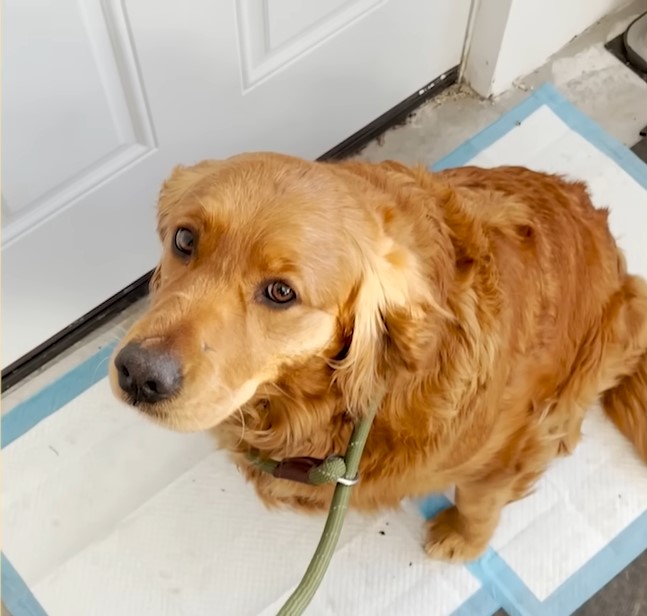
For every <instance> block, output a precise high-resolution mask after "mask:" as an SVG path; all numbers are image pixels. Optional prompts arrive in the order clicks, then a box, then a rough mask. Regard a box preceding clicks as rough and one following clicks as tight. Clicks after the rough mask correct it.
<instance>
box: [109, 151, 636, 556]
mask: <svg viewBox="0 0 647 616" xmlns="http://www.w3.org/2000/svg"><path fill="white" fill-rule="evenodd" d="M180 226H188V227H190V228H192V229H193V230H194V231H195V232H196V237H197V248H196V253H195V255H194V256H193V257H192V258H191V259H190V260H189V261H188V262H185V261H182V260H181V259H179V258H178V257H177V256H176V255H175V254H174V253H173V251H172V250H171V248H170V246H171V243H172V241H173V235H174V232H175V229H176V228H178V227H180ZM159 230H160V235H161V238H162V241H163V244H164V255H163V258H162V261H161V263H160V266H159V268H158V269H157V271H156V273H155V276H154V279H153V287H154V294H153V299H152V304H151V307H150V310H149V312H148V313H147V314H146V315H144V317H143V318H142V319H141V320H140V321H139V322H138V323H136V324H135V326H134V327H133V329H132V330H131V331H130V332H129V333H128V335H127V336H126V337H125V339H124V341H123V344H122V346H123V345H125V344H126V343H127V342H128V341H130V340H137V341H139V342H141V343H142V344H144V345H150V346H154V347H155V346H156V347H159V348H164V349H165V350H167V351H169V352H171V353H173V354H175V355H176V356H177V357H178V358H179V359H180V360H181V362H182V365H183V377H184V380H183V387H182V391H181V393H180V394H179V395H178V396H177V397H176V398H174V399H172V400H170V401H167V402H164V403H162V404H161V405H156V406H155V407H154V408H144V407H141V406H140V410H142V411H144V412H146V413H148V414H149V415H152V416H153V417H155V418H156V419H157V420H158V421H160V422H161V423H163V424H165V425H168V426H169V427H171V428H174V429H179V430H202V429H214V432H215V433H216V435H217V437H218V440H219V442H220V444H221V445H222V446H223V447H225V448H226V449H228V450H229V451H230V452H231V454H232V458H233V461H234V462H235V463H236V464H238V465H239V467H240V468H241V469H242V471H243V472H244V474H245V476H246V477H247V478H248V479H249V480H250V481H251V482H253V484H254V485H255V487H256V489H257V491H258V494H259V496H260V498H261V499H263V501H264V502H265V503H267V504H268V505H289V506H293V507H297V508H300V509H303V510H307V511H321V510H324V509H325V508H326V507H327V506H328V503H329V500H330V496H331V493H332V488H329V487H310V486H305V485H300V484H296V483H293V482H289V481H286V480H280V479H274V478H271V477H270V476H268V475H265V474H262V473H261V472H259V471H258V470H256V469H255V468H253V467H251V466H250V464H249V463H248V462H247V459H246V456H245V454H246V452H247V451H249V449H250V448H255V449H258V450H260V451H261V452H262V453H263V454H265V455H267V456H269V457H273V458H279V459H280V458H285V457H292V456H316V457H320V458H323V457H326V456H328V455H330V454H332V453H343V452H344V450H345V446H346V443H347V440H348V437H349V434H350V431H351V427H352V423H353V421H354V419H355V418H356V417H357V416H359V415H360V414H361V413H362V409H363V408H365V407H366V405H367V403H368V402H369V401H370V400H371V398H372V396H374V395H375V392H376V391H377V389H378V387H379V386H386V388H387V391H388V393H387V395H386V398H385V399H384V401H383V404H382V406H381V408H380V409H379V412H378V415H377V418H376V420H375V424H374V427H373V430H372V432H371V434H370V437H369V441H368V444H367V447H366V452H365V455H364V457H363V460H362V464H361V477H362V480H361V482H360V483H359V485H358V486H357V487H356V488H355V490H354V492H353V497H352V503H353V505H354V506H355V507H357V508H359V509H363V510H371V509H375V508H379V507H392V506H397V505H398V503H399V502H400V501H401V500H402V499H403V498H405V497H410V496H417V495H424V494H428V493H430V492H434V491H438V490H443V489H445V488H447V487H448V486H450V485H456V487H457V499H456V506H455V507H453V508H451V509H449V510H448V511H446V512H443V513H441V514H440V515H438V516H437V517H436V518H434V519H433V520H431V521H430V522H429V523H428V534H427V543H426V549H427V552H428V553H429V554H430V555H431V556H434V557H438V558H444V559H448V560H465V559H471V558H474V557H476V556H478V555H479V554H480V553H481V552H482V551H483V550H484V549H485V547H486V545H487V543H488V540H489V539H490V537H491V535H492V533H493V531H494V529H495V527H496V525H497V522H498V519H499V514H500V511H501V508H502V507H503V506H504V505H505V504H506V503H508V502H509V501H511V500H514V499H517V498H520V497H522V496H523V495H524V494H526V493H527V492H528V490H529V489H530V488H531V487H532V485H533V483H534V482H535V480H536V479H537V478H538V477H539V476H540V475H541V474H542V473H543V472H544V470H545V469H546V467H547V465H548V464H549V463H550V461H551V460H552V459H553V458H554V457H555V456H556V455H559V454H565V453H570V452H571V451H573V449H574V447H575V446H576V444H577V442H578V440H579V438H580V426H581V423H582V419H583V416H584V412H585V410H586V409H587V408H588V407H590V406H591V405H592V404H593V403H594V402H595V401H596V399H598V398H599V397H600V396H601V397H602V402H603V405H604V407H605V410H606V412H607V414H608V415H609V416H610V417H611V419H612V420H613V421H614V422H615V423H616V425H617V426H618V428H619V429H620V430H621V431H622V432H623V433H624V434H625V435H626V436H627V437H628V438H630V439H631V440H632V441H633V443H634V444H635V446H636V447H637V450H638V452H639V454H640V455H641V456H642V458H644V459H645V460H646V461H647V284H646V283H645V281H644V280H642V279H640V278H638V277H634V276H631V275H629V274H628V273H627V272H626V269H625V262H624V258H623V256H622V254H621V253H620V252H619V250H618V248H617V246H616V244H615V242H614V240H613V238H612V236H611V234H610V232H609V229H608V225H607V212H606V211H605V210H599V209H594V207H593V206H592V204H591V202H590V200H589V197H588V195H587V191H586V189H585V187H584V186H583V185H582V184H579V183H572V182H568V181H566V180H564V179H561V178H559V177H556V176H549V175H544V174H539V173H534V172H532V171H529V170H527V169H523V168H514V167H503V168H498V169H490V170H486V169H478V168H474V167H466V168H461V169H453V170H448V171H444V172H441V173H429V172H428V171H426V170H425V169H422V168H419V169H411V168H407V167H405V166H404V165H401V164H399V163H395V162H385V163H382V164H378V165H371V164H365V163H360V162H343V163H331V164H324V163H312V162H306V161H301V160H297V159H294V158H289V157H286V156H281V155H274V154H248V155H242V156H238V157H234V158H232V159H229V160H226V161H208V162H204V163H201V164H199V165H197V166H195V167H191V168H178V169H177V170H176V171H175V172H174V173H173V174H172V176H171V177H170V178H169V179H168V181H167V182H166V183H165V185H164V187H163V189H162V192H161V196H160V202H159ZM275 279H281V280H285V281H288V282H289V283H290V285H291V286H293V288H294V289H295V290H296V291H297V293H298V295H299V301H298V302H297V303H296V304H295V305H293V306H291V307H289V308H287V309H284V310H277V309H272V308H270V307H268V306H267V305H265V304H264V303H263V302H262V301H260V300H259V295H258V294H259V289H262V287H263V285H264V284H266V283H267V281H271V280H275ZM112 379H113V383H115V391H116V393H117V395H121V394H120V392H119V388H118V386H116V379H115V375H114V369H113V374H112Z"/></svg>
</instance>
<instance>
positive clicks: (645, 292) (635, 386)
mask: <svg viewBox="0 0 647 616" xmlns="http://www.w3.org/2000/svg"><path fill="white" fill-rule="evenodd" d="M614 299H615V304H614V305H613V306H612V310H611V311H609V315H608V319H607V320H606V322H605V324H604V326H605V331H604V337H605V347H604V356H603V374H602V377H603V379H602V387H601V389H602V391H603V393H602V406H603V408H604V411H605V412H606V414H607V416H608V417H609V418H610V419H611V421H612V422H613V423H614V424H615V426H616V427H617V428H618V430H620V432H622V434H624V435H625V436H626V437H627V438H628V439H629V440H630V441H631V442H632V443H633V444H634V446H635V447H636V449H637V451H638V454H639V455H640V457H641V458H642V459H643V460H645V462H647V282H646V281H645V280H644V279H642V278H639V277H637V276H627V278H626V280H625V283H624V285H623V286H622V289H621V291H620V292H619V294H618V295H617V297H616V298H614Z"/></svg>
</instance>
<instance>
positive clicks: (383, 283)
mask: <svg viewBox="0 0 647 616" xmlns="http://www.w3.org/2000/svg"><path fill="white" fill-rule="evenodd" d="M347 175H348V174H347V173H346V172H345V171H344V170H343V169H341V168H338V167H336V166H330V165H324V164H321V163H311V162H306V161H301V160H297V159H293V158H289V157H285V156H280V155H272V154H248V155H243V156H238V157H234V158H232V159H229V160H226V161H211V162H205V163H201V164H199V165H197V166H195V167H192V168H180V169H177V170H176V171H175V172H174V173H173V174H172V176H171V177H170V178H169V179H168V181H167V182H166V183H165V184H164V186H163V188H162V191H161V194H160V201H159V232H160V237H161V240H162V243H163V256H162V259H161V262H160V264H159V266H158V268H157V270H156V271H155V274H154V276H153V280H152V285H151V286H152V290H153V296H152V303H151V307H150V309H149V311H148V312H147V314H145V315H144V316H143V317H142V318H141V319H140V320H139V322H137V323H136V324H135V325H134V326H133V328H132V329H131V330H130V332H128V334H127V335H126V336H125V338H124V340H123V341H122V343H121V344H120V345H119V348H118V349H117V350H116V352H115V357H114V361H113V362H111V367H110V378H111V383H112V386H113V389H114V391H115V393H116V395H117V396H118V397H119V398H121V399H122V400H124V401H125V402H127V403H129V404H131V405H133V406H135V407H137V408H138V409H139V410H141V411H143V412H145V413H146V414H147V415H149V416H151V417H153V418H155V419H156V420H158V421H159V422H161V423H163V424H165V425H168V426H169V427H172V428H174V429H178V430H202V429H207V428H210V427H214V426H216V425H218V424H219V423H221V422H222V421H224V420H225V419H226V418H227V417H229V416H230V415H232V414H233V413H235V412H236V411H237V409H239V408H240V407H241V406H242V405H244V404H245V403H246V402H248V401H249V400H250V399H252V397H253V396H254V394H255V392H256V391H257V389H258V387H259V385H261V384H263V383H268V382H272V381H273V380H275V379H277V377H278V376H279V375H280V374H281V373H282V371H285V370H287V369H289V367H290V366H291V365H295V364H297V363H298V362H303V361H305V360H308V359H310V358H313V357H316V356H321V357H324V358H326V359H332V358H333V357H334V356H335V355H336V354H337V353H339V351H340V350H341V349H342V347H343V346H344V344H346V343H347V342H348V337H349V336H351V335H352V339H353V340H352V343H351V344H350V348H347V349H346V352H345V358H344V360H343V361H344V362H345V363H344V365H343V366H342V365H340V366H339V368H340V370H339V374H340V375H345V376H346V377H347V381H348V383H349V386H348V399H349V402H350V403H352V401H353V399H354V397H355V398H357V397H359V396H360V395H361V392H362V391H363V389H364V388H367V389H370V388H371V387H372V386H373V385H374V383H373V381H374V379H375V374H376V370H377V368H376V363H375V362H376V356H377V347H376V345H377V340H378V339H379V338H380V337H381V335H382V331H383V329H384V315H385V311H386V308H387V306H391V307H394V306H396V307H397V306H398V305H399V306H401V307H402V306H405V305H406V306H409V308H410V304H409V302H411V299H412V297H411V293H410V291H411V287H412V285H413V286H414V287H415V286H416V284H415V280H414V279H413V278H415V271H414V270H415V268H413V267H412V264H411V263H409V262H407V255H406V254H405V253H404V252H403V251H402V250H400V249H399V248H398V247H397V246H395V245H394V244H393V242H392V241H391V240H390V239H389V238H388V237H387V236H386V235H385V234H384V229H383V217H381V216H380V215H379V214H378V211H379V207H376V204H375V202H374V200H375V199H376V198H377V197H376V195H372V196H371V195H370V186H369V185H368V184H366V183H365V182H364V183H362V182H359V184H360V185H361V187H360V188H358V186H357V184H356V182H353V181H350V182H348V181H346V180H347V177H346V176H347ZM371 198H372V199H373V201H371V202H370V204H369V203H368V202H367V199H368V200H369V201H370V200H371ZM412 272H413V274H412ZM412 276H413V278H412ZM409 308H408V309H409ZM343 368H345V370H344V369H343ZM342 380H343V379H342Z"/></svg>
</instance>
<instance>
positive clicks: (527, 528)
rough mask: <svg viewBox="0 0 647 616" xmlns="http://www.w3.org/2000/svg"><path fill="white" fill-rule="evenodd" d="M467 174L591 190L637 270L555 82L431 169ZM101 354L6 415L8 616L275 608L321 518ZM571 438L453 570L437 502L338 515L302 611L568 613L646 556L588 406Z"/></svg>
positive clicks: (643, 521) (646, 484)
mask: <svg viewBox="0 0 647 616" xmlns="http://www.w3.org/2000/svg"><path fill="white" fill-rule="evenodd" d="M464 164H478V165H483V166H494V165H499V164H515V165H526V166H530V167H533V168H536V169H539V170H546V171H553V172H560V173H563V174H567V175H569V176H572V177H575V178H581V179H583V180H586V181H587V182H588V183H589V184H590V186H591V191H592V194H593V198H594V201H595V202H596V204H597V205H599V206H607V207H609V208H610V209H611V217H610V221H611V226H612V229H613V231H614V234H615V235H616V236H617V237H618V240H619V242H620V244H621V246H622V247H623V248H624V249H625V251H626V253H627V258H628V264H629V268H630V269H631V270H632V271H634V272H636V273H641V274H642V275H647V167H645V165H643V163H642V162H641V161H639V160H638V159H637V158H636V157H635V156H634V155H633V154H631V152H629V150H627V149H626V148H624V147H623V146H621V145H619V144H617V143H616V142H615V141H614V140H613V139H611V138H610V137H609V136H608V135H606V134H604V133H603V132H602V130H601V129H600V128H599V127H597V126H596V125H594V124H593V123H592V122H591V121H590V120H588V119H587V118H585V117H584V116H582V115H581V114H580V113H579V112H578V111H577V110H575V109H574V108H573V107H572V106H571V105H570V104H569V103H567V102H566V101H565V100H564V99H563V98H562V97H561V96H560V95H559V94H557V93H556V92H555V91H554V90H553V89H552V88H550V87H544V88H542V89H540V90H538V91H536V92H535V93H533V94H532V95H531V96H530V97H529V98H528V99H527V100H526V101H525V102H524V103H522V104H521V105H520V106H519V107H517V108H516V109H514V110H512V111H511V112H509V113H508V114H506V115H505V116H504V117H503V118H502V119H501V120H499V121H498V122H496V123H495V124H494V125H492V126H491V127H489V128H488V129H486V130H485V131H484V132H482V133H480V134H479V135H477V136H476V137H475V138H473V139H471V140H470V141H469V142H467V143H466V144H464V145H463V146H461V148H459V149H458V150H457V151H456V152H454V153H453V154H451V155H450V156H449V157H447V158H446V159H444V160H443V161H441V163H439V164H438V165H437V167H438V168H440V167H448V166H459V165H464ZM564 241H568V238H567V237H565V238H564ZM110 351H111V349H110V348H106V349H103V350H102V351H101V352H100V353H99V354H98V355H97V356H95V357H93V358H91V359H90V360H88V361H87V362H85V363H84V364H82V365H80V366H78V367H77V368H76V369H74V370H73V371H71V372H70V373H68V374H67V375H65V376H64V377H62V378H61V379H59V380H58V381H56V382H53V383H51V384H50V385H49V386H48V387H46V388H45V389H44V390H43V391H42V392H40V393H39V394H37V395H36V396H34V397H33V398H31V399H30V400H27V401H26V402H24V403H23V404H21V405H19V406H18V407H16V408H15V409H13V410H12V411H11V412H10V413H8V414H7V415H5V416H4V417H3V418H2V446H3V449H4V451H3V458H4V461H3V462H4V499H3V524H4V527H3V531H4V533H3V539H4V543H3V559H2V598H3V601H4V603H5V605H6V606H7V608H8V609H9V611H10V612H11V614H12V615H13V616H104V615H105V616H114V615H115V614H119V615H120V616H130V615H132V616H180V615H187V616H212V615H222V616H237V615H239V614H240V615H250V616H257V615H264V616H265V615H267V616H270V615H272V614H275V613H276V611H277V610H278V608H279V606H280V605H281V604H282V602H283V601H284V600H285V599H286V598H287V596H288V594H289V593H290V591H291V590H292V589H293V588H294V586H295V585H296V583H297V582H298V581H299V579H300V577H301V575H302V574H303V572H304V570H305V568H306V566H307V563H308V561H309V559H310V557H311V555H312V552H313V550H314V548H315V546H316V544H317V542H318V540H319V536H320V532H321V529H322V527H323V522H324V519H323V518H322V517H303V516H299V515H296V514H293V513H289V512H268V511H266V510H265V509H264V508H263V507H262V506H261V505H260V503H259V502H258V500H257V498H256V496H255V495H254V493H253V490H252V488H251V487H250V486H248V485H247V484H245V482H244V480H243V479H242V477H241V476H240V475H239V474H238V472H237V470H236V468H235V467H234V466H233V465H232V464H231V463H229V462H228V461H227V458H226V456H225V455H224V454H222V453H219V452H217V451H216V449H215V443H214V441H213V439H212V437H211V436H210V435H208V434H193V435H183V434H175V433H171V432H169V431H166V430H164V429H162V428H159V427H156V426H154V425H152V424H150V423H149V422H147V421H146V420H144V419H142V418H141V417H139V416H138V415H137V414H136V413H135V412H133V411H131V410H129V409H126V408H125V407H123V406H121V405H120V404H119V403H117V402H116V401H115V400H114V399H113V397H112V395H111V393H110V391H109V387H108V383H107V381H106V378H105V375H106V364H107V358H108V356H109V354H110ZM583 433H584V436H583V439H582V443H581V445H580V447H579V448H578V449H577V451H576V453H575V454H574V455H573V456H571V457H570V458H564V459H560V460H558V461H556V462H555V463H554V464H553V465H552V467H551V468H550V470H549V472H548V473H547V474H546V475H545V476H544V477H543V478H542V480H541V481H540V482H539V484H538V486H537V490H536V492H535V493H534V494H533V495H532V496H530V497H528V498H527V499H525V500H523V501H520V502H518V503H514V504H512V505H510V506H509V507H508V508H507V509H506V510H505V512H504V516H503V520H502V521H501V524H500V527H499V529H498V531H497V533H496V535H495V537H494V540H493V542H492V545H491V547H490V549H489V550H488V552H487V553H486V555H485V556H484V557H483V558H482V559H480V560H479V561H477V562H475V563H471V564H469V565H468V566H460V565H446V564H442V563H437V562H431V561H429V560H427V559H426V558H425V556H424V554H423V552H422V548H421V544H422V542H423V536H424V535H423V521H424V516H425V515H430V514H431V513H432V512H433V510H436V509H438V508H439V507H443V506H446V505H447V501H446V499H445V498H444V497H431V498H430V499H427V500H425V501H423V502H421V503H412V502H410V503H406V504H405V506H404V509H403V511H402V512H399V513H388V514H384V515H378V516H375V517H368V518H367V517H361V516H358V515H350V516H349V517H348V519H347V521H346V524H345V528H344V532H343V536H342V540H341V541H340V544H339V546H338V548H337V550H336V553H335V556H334V557H333V561H332V564H331V566H330V569H329V571H328V573H327V575H326V578H325V580H324V582H323V585H322V587H321V589H320V590H319V592H318V593H317V596H316V597H315V600H314V601H313V603H312V604H311V606H310V608H309V609H308V610H307V612H306V613H307V614H309V615H312V616H333V615H335V616H344V615H346V614H354V615H357V614H366V615H367V616H368V615H369V614H370V615H374V614H375V615H384V616H386V615H397V616H400V615H404V616H443V615H449V614H461V615H473V616H490V615H491V614H493V613H494V612H495V611H496V610H497V609H498V608H499V607H501V606H503V607H504V608H505V609H506V611H508V612H509V613H511V614H523V615H543V614H546V615H549V614H550V616H561V615H566V614H570V613H572V611H573V610H574V609H575V608H576V607H577V606H579V605H580V604H581V603H583V602H584V601H585V600H586V599H587V598H588V597H590V596H591V595H592V594H593V593H594V592H596V591H597V590H598V589H599V588H600V587H601V586H602V585H604V584H605V583H606V582H607V581H608V580H609V579H611V577H613V576H614V575H615V574H616V573H617V572H619V571H620V570H621V569H623V568H624V567H625V566H626V565H627V564H629V562H631V560H632V559H633V558H635V557H636V556H637V555H638V554H640V553H641V552H642V551H643V550H645V549H647V466H646V465H644V464H643V463H642V462H641V461H640V460H639V459H638V458H637V456H636V454H635V453H634V452H633V450H632V448H631V446H630V444H629V443H627V442H626V441H625V440H624V439H623V438H622V437H621V436H620V435H619V434H618V433H617V432H616V431H615V429H614V428H613V427H612V426H611V425H610V423H609V422H608V421H607V420H606V418H605V417H604V416H603V414H602V412H601V411H600V410H599V409H593V410H592V411H591V413H590V414H589V416H588V418H587V420H586V422H585V424H584V428H583Z"/></svg>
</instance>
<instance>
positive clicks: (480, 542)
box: [425, 507, 489, 563]
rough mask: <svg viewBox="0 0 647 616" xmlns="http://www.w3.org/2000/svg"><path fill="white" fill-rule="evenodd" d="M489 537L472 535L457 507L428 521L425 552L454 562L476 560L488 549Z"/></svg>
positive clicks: (446, 510) (436, 557)
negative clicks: (468, 531)
mask: <svg viewBox="0 0 647 616" xmlns="http://www.w3.org/2000/svg"><path fill="white" fill-rule="evenodd" d="M488 539H489V537H485V538H482V537H477V536H476V537H475V536H470V535H469V534H468V533H467V532H466V528H465V524H464V522H463V521H462V520H461V517H460V514H459V512H458V509H456V507H450V508H449V509H445V510H444V511H441V512H440V513H439V514H437V515H436V516H434V517H433V518H432V519H431V520H429V521H428V522H427V539H426V542H425V552H427V555H428V556H430V557H431V558H435V559H438V560H445V561H448V562H453V563H462V562H466V561H470V560H476V559H477V558H478V557H479V556H481V554H483V552H485V550H486V549H487V545H488Z"/></svg>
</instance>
